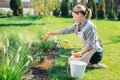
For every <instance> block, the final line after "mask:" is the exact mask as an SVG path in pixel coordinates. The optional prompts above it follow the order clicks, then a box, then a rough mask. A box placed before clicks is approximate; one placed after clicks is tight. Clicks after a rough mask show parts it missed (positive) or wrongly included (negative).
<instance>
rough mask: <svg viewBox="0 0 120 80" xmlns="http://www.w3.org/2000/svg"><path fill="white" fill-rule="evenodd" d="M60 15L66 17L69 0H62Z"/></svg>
mask: <svg viewBox="0 0 120 80" xmlns="http://www.w3.org/2000/svg"><path fill="white" fill-rule="evenodd" d="M60 10H61V16H62V17H68V14H69V0H63V1H62V2H61V9H60Z"/></svg>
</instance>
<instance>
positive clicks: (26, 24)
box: [0, 23, 45, 27]
mask: <svg viewBox="0 0 120 80" xmlns="http://www.w3.org/2000/svg"><path fill="white" fill-rule="evenodd" d="M30 25H45V23H39V24H34V23H18V24H16V23H10V24H0V27H12V26H20V27H26V26H30Z"/></svg>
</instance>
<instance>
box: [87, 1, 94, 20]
mask: <svg viewBox="0 0 120 80" xmlns="http://www.w3.org/2000/svg"><path fill="white" fill-rule="evenodd" d="M88 8H90V9H91V10H92V19H94V18H96V4H95V0H90V2H89V3H88Z"/></svg>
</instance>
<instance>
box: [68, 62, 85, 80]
mask: <svg viewBox="0 0 120 80" xmlns="http://www.w3.org/2000/svg"><path fill="white" fill-rule="evenodd" d="M86 65H87V63H85V62H82V61H70V72H71V77H74V78H79V77H83V76H84V72H85V69H86Z"/></svg>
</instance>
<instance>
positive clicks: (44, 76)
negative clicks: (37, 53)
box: [23, 50, 55, 80]
mask: <svg viewBox="0 0 120 80" xmlns="http://www.w3.org/2000/svg"><path fill="white" fill-rule="evenodd" d="M44 54H45V55H46V59H44V61H43V62H42V63H37V62H36V63H34V65H33V67H32V68H31V69H30V70H29V71H28V72H27V73H26V74H25V76H24V79H23V80H49V72H48V69H49V68H50V67H51V66H52V65H53V64H54V62H55V50H51V51H47V52H44Z"/></svg>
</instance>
